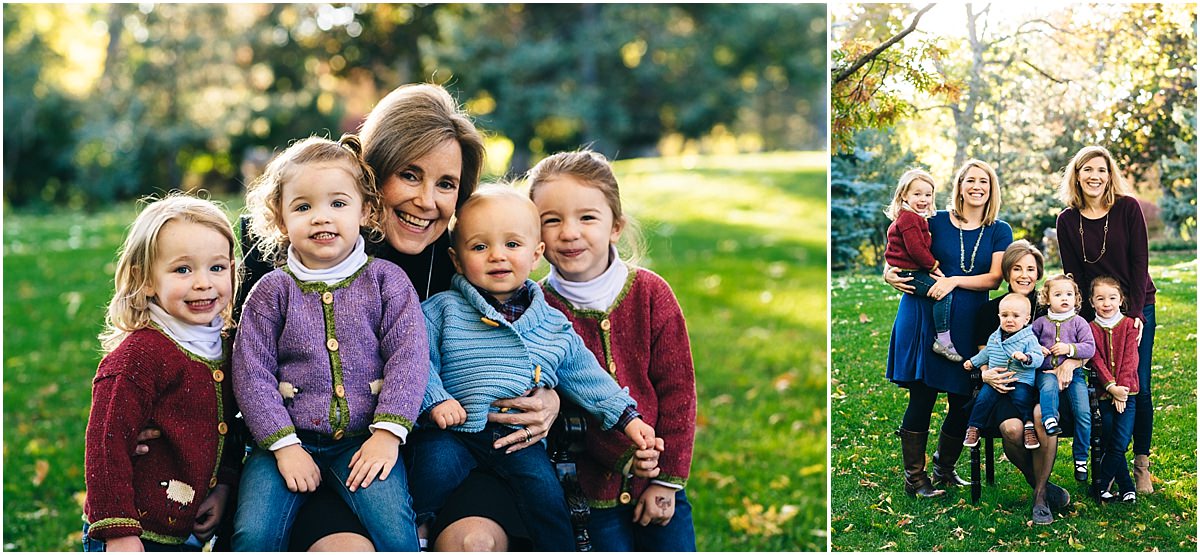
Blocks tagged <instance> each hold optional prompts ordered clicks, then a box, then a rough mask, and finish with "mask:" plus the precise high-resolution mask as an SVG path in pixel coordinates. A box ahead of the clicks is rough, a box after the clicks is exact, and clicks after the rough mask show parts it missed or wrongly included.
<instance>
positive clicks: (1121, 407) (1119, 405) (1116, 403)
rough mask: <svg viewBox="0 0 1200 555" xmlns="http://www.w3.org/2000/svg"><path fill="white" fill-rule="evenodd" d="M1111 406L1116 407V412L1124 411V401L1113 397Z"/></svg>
mask: <svg viewBox="0 0 1200 555" xmlns="http://www.w3.org/2000/svg"><path fill="white" fill-rule="evenodd" d="M1113 408H1115V409H1117V413H1118V414H1120V413H1124V412H1125V401H1118V400H1116V399H1113Z"/></svg>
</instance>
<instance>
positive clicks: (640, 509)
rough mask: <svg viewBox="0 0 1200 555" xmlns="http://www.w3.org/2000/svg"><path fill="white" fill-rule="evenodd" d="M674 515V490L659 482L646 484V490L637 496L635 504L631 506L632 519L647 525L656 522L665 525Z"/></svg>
mask: <svg viewBox="0 0 1200 555" xmlns="http://www.w3.org/2000/svg"><path fill="white" fill-rule="evenodd" d="M673 516H675V490H673V489H671V488H669V487H666V486H662V485H659V484H650V485H649V486H646V491H644V492H642V496H641V497H640V498H638V502H637V506H636V507H634V508H633V521H634V522H636V523H638V524H640V525H642V526H647V525H650V524H657V525H659V526H666V525H667V524H668V523H670V522H671V517H673Z"/></svg>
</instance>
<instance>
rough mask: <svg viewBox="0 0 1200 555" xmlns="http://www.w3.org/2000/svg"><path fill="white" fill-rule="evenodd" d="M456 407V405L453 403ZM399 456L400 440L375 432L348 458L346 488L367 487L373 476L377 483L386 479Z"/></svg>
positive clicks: (387, 432)
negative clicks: (377, 479)
mask: <svg viewBox="0 0 1200 555" xmlns="http://www.w3.org/2000/svg"><path fill="white" fill-rule="evenodd" d="M455 404H456V405H457V404H458V403H455ZM399 456H400V438H398V437H396V436H395V435H392V432H389V431H387V430H375V432H374V433H372V434H371V437H370V439H368V440H367V441H365V442H363V446H362V447H361V448H359V450H358V452H357V453H354V456H353V457H351V458H350V477H349V478H347V479H346V487H348V488H350V491H354V490H357V489H358V488H359V487H364V488H365V487H367V486H368V485H370V483H371V480H374V479H375V476H376V475H378V476H379V481H380V482H382V481H384V480H386V479H387V477H388V475H389V474H391V473H392V467H394V466H396V458H397V457H399Z"/></svg>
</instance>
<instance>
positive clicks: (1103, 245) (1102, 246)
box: [1079, 209, 1112, 264]
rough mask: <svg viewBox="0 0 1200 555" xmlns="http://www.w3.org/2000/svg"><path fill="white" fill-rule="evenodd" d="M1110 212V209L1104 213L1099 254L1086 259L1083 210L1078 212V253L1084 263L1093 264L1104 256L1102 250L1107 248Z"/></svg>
mask: <svg viewBox="0 0 1200 555" xmlns="http://www.w3.org/2000/svg"><path fill="white" fill-rule="evenodd" d="M1109 214H1112V210H1111V209H1110V210H1109V211H1108V212H1106V213H1105V214H1104V238H1103V239H1101V240H1100V255H1099V256H1097V257H1096V259H1095V260H1088V259H1087V243H1085V242H1084V240H1083V212H1082V211H1081V212H1079V254H1080V255H1081V256H1083V262H1084V263H1085V264H1095V263H1097V262H1099V261H1100V259H1101V258H1104V251H1105V250H1107V249H1108V216H1109Z"/></svg>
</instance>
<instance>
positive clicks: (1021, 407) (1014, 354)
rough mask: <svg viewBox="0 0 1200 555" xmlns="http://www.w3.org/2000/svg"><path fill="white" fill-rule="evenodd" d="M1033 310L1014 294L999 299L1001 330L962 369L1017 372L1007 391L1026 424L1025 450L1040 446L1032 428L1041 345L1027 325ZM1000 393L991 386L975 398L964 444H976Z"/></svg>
mask: <svg viewBox="0 0 1200 555" xmlns="http://www.w3.org/2000/svg"><path fill="white" fill-rule="evenodd" d="M1032 310H1033V307H1032V306H1030V303H1029V298H1027V297H1025V296H1024V295H1019V294H1017V293H1009V294H1007V295H1005V296H1004V298H1003V299H1001V300H1000V328H999V329H997V330H996V331H995V332H993V333H992V335H991V337H988V342H987V347H986V348H985V349H984V350H982V351H979V354H977V355H975V356H973V357H971V358H970V360H965V361H963V368H965V369H967V370H971V369H972V368H976V367H979V366H983V365H984V364H986V365H988V367H989V368H993V369H1000V368H1007V369H1008V370H1009V371H1013V372H1016V377H1017V381H1015V382H1012V383H1010V384H1008V385H1009V386H1011V387H1012V388H1013V389H1012V391H1009V392H1008V395H1010V396H1011V397H1010V398H1011V399H1012V402H1013V405H1014V406H1015V407H1016V408H1017V412H1018V413H1020V414H1021V420H1022V421H1023V422H1025V448H1026V449H1037V448H1038V447H1041V443H1039V442H1038V438H1037V433H1036V431H1035V430H1034V428H1033V405H1034V404H1035V403H1034V401H1035V400H1036V399H1037V393H1036V392H1035V391H1034V389H1033V378H1034V369H1036V368H1037V367H1039V366H1041V365H1042V360H1043V358H1044V357H1043V356H1042V346H1041V345H1039V344H1038V341H1037V337H1035V336H1034V335H1033V329H1032V328H1031V327H1030V326H1029V313H1030V312H1031V311H1032ZM1000 395H1002V393H1000V392H999V391H996V390H995V389H994V388H991V387H984V388H983V389H981V390H980V391H979V396H978V397H976V398H975V408H974V409H972V410H971V419H970V420H969V421H968V422H967V425H968V427H967V436H966V437H965V438H963V445H966V446H967V447H975V446H976V445H979V429H980V428H982V427H984V426H986V425H987V421H988V419H989V418H990V417H991V415H992V410H993V409H994V408H995V406H996V402H997V401H999V400H1000Z"/></svg>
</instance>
